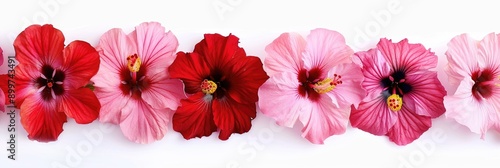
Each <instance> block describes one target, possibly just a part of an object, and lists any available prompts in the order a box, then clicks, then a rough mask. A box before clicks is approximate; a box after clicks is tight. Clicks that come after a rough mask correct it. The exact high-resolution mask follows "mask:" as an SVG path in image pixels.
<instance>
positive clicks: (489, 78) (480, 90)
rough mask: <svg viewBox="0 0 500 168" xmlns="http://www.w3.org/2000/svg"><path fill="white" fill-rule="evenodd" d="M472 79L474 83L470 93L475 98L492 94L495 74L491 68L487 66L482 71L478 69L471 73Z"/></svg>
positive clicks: (478, 98) (487, 96) (479, 98)
mask: <svg viewBox="0 0 500 168" xmlns="http://www.w3.org/2000/svg"><path fill="white" fill-rule="evenodd" d="M471 78H472V80H473V81H474V85H473V86H472V95H473V96H474V98H476V99H477V100H481V99H482V98H485V99H486V98H489V97H491V96H492V95H493V86H494V81H493V79H494V78H495V76H494V75H493V72H492V71H491V69H489V68H487V69H484V70H483V71H481V70H478V71H475V72H473V73H472V76H471Z"/></svg>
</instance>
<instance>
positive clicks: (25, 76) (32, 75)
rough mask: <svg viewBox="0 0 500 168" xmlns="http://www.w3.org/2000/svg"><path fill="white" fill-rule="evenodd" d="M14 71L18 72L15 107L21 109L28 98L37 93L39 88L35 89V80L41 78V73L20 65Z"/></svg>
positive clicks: (15, 79)
mask: <svg viewBox="0 0 500 168" xmlns="http://www.w3.org/2000/svg"><path fill="white" fill-rule="evenodd" d="M14 70H15V71H16V75H15V77H14V81H15V83H16V88H15V90H16V98H15V105H16V107H21V105H22V104H23V102H24V100H25V99H26V97H29V96H31V95H33V94H34V93H36V91H37V89H38V88H36V87H35V79H36V78H38V77H39V76H40V72H38V71H36V69H34V67H29V66H28V65H26V64H18V65H17V66H16V67H15V68H14Z"/></svg>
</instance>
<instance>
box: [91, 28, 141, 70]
mask: <svg viewBox="0 0 500 168" xmlns="http://www.w3.org/2000/svg"><path fill="white" fill-rule="evenodd" d="M136 48H137V46H136V44H135V42H133V41H132V39H130V38H128V37H127V35H126V34H125V33H124V32H123V31H122V29H118V28H114V29H111V30H109V31H107V32H106V33H104V34H103V35H102V36H101V38H100V40H99V44H98V45H97V47H96V50H97V52H99V55H100V58H101V65H102V66H106V67H108V68H109V69H110V70H112V72H113V73H115V74H119V72H120V70H121V69H122V68H123V67H126V66H127V57H128V56H130V55H133V54H137V53H136V52H137V49H136Z"/></svg>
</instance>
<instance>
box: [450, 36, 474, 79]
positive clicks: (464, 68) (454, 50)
mask: <svg viewBox="0 0 500 168" xmlns="http://www.w3.org/2000/svg"><path fill="white" fill-rule="evenodd" d="M477 46H478V42H477V41H476V40H474V39H472V38H470V37H469V35H467V34H461V35H458V36H456V37H454V38H453V39H452V40H451V41H450V42H449V43H448V50H447V51H446V53H445V54H446V58H448V66H449V69H448V71H447V72H449V74H448V75H449V76H450V77H454V78H455V80H461V79H463V78H465V77H470V76H471V74H472V72H474V71H476V70H478V69H479V64H478V61H477V59H478V47H477ZM450 72H451V74H450Z"/></svg>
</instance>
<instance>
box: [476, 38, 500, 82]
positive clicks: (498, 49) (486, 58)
mask: <svg viewBox="0 0 500 168" xmlns="http://www.w3.org/2000/svg"><path fill="white" fill-rule="evenodd" d="M499 36H500V34H498V35H496V34H495V33H490V34H488V35H486V36H485V37H484V38H483V40H481V42H479V46H478V47H479V48H478V51H479V54H478V57H477V58H478V59H477V62H478V63H479V66H480V67H483V68H491V70H493V73H494V74H500V40H499Z"/></svg>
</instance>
